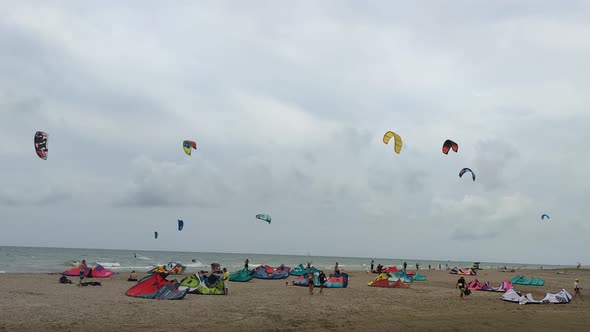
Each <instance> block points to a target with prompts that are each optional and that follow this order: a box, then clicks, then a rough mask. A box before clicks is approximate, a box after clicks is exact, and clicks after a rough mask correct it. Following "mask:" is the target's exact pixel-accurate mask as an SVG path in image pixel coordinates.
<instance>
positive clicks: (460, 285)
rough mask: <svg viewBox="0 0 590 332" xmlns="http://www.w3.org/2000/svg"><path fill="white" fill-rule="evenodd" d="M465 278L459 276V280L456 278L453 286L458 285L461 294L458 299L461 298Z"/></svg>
mask: <svg viewBox="0 0 590 332" xmlns="http://www.w3.org/2000/svg"><path fill="white" fill-rule="evenodd" d="M465 286H466V283H465V278H463V276H461V278H459V280H457V284H456V285H455V288H457V287H459V290H461V295H460V296H459V298H460V299H463V292H464V291H465Z"/></svg>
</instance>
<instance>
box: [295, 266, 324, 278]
mask: <svg viewBox="0 0 590 332" xmlns="http://www.w3.org/2000/svg"><path fill="white" fill-rule="evenodd" d="M315 272H320V270H318V269H316V268H315V267H314V266H311V267H310V268H309V269H306V268H305V266H303V264H299V265H297V266H296V267H294V268H293V269H292V270H291V271H290V272H289V274H290V275H292V276H302V275H304V274H308V273H315Z"/></svg>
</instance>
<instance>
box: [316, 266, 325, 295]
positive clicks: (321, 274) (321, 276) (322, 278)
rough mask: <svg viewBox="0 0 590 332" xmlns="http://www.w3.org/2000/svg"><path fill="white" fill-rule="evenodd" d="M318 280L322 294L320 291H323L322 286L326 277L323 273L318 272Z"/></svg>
mask: <svg viewBox="0 0 590 332" xmlns="http://www.w3.org/2000/svg"><path fill="white" fill-rule="evenodd" d="M318 279H319V280H320V294H322V290H323V289H324V284H325V283H326V275H325V274H324V271H320V275H319V276H318Z"/></svg>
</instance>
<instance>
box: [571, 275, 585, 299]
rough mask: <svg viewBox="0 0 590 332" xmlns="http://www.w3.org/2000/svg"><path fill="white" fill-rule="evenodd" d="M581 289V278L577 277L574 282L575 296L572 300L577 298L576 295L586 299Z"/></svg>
mask: <svg viewBox="0 0 590 332" xmlns="http://www.w3.org/2000/svg"><path fill="white" fill-rule="evenodd" d="M580 289H582V287H580V279H578V278H576V281H575V282H574V297H572V300H573V299H575V298H576V295H578V296H579V297H580V298H581V299H582V301H584V298H583V297H582V294H580Z"/></svg>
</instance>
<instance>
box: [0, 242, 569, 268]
mask: <svg viewBox="0 0 590 332" xmlns="http://www.w3.org/2000/svg"><path fill="white" fill-rule="evenodd" d="M136 256H137V257H136ZM246 258H248V259H249V261H250V264H249V265H250V266H249V267H250V268H253V267H256V266H258V265H270V266H274V267H276V266H279V265H281V264H285V265H287V266H290V267H294V266H296V265H299V264H305V263H306V262H308V261H311V262H312V264H313V265H314V266H315V267H316V268H318V269H325V270H327V271H331V270H333V269H334V264H335V263H336V262H338V265H339V267H340V269H341V270H343V271H359V270H368V269H369V268H370V264H371V259H374V260H375V267H376V266H377V264H382V265H384V266H391V265H396V266H397V267H402V266H403V263H404V260H403V259H381V258H359V257H327V256H313V255H311V256H295V255H263V254H228V253H213V252H177V251H133V250H111V249H83V248H80V249H76V248H39V247H0V273H10V272H47V273H53V272H63V271H64V270H66V269H68V268H70V267H72V266H75V265H77V264H78V263H79V262H80V261H82V260H83V259H85V260H86V263H87V264H88V266H89V267H94V266H96V265H97V264H101V265H102V266H104V267H105V268H107V269H110V270H112V271H115V272H129V271H132V270H136V271H138V272H147V271H148V270H149V269H151V268H152V267H154V266H157V265H163V264H167V263H169V262H178V263H181V264H183V265H186V266H187V272H188V273H191V272H197V271H200V270H208V269H210V265H211V263H219V264H221V266H222V267H227V268H228V269H229V270H230V271H236V270H239V269H241V268H242V267H243V266H244V260H245V259H246ZM193 260H194V261H193ZM406 261H407V263H408V268H411V269H415V268H416V265H415V264H416V263H418V264H419V265H420V269H428V265H429V264H430V265H431V266H432V267H433V268H437V269H438V266H439V264H440V265H441V266H442V267H443V269H444V268H445V267H446V266H447V265H448V267H449V268H453V267H460V268H466V267H471V265H472V263H473V262H472V261H471V262H461V261H436V260H432V261H429V260H410V259H407V260H406ZM504 266H506V267H507V268H514V269H518V268H521V269H538V268H540V267H541V266H540V265H534V264H515V263H501V262H498V263H493V262H480V268H483V269H490V268H492V269H495V268H503V267H504ZM564 267H573V266H564V265H543V268H546V269H550V268H564ZM185 273H186V272H185Z"/></svg>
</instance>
